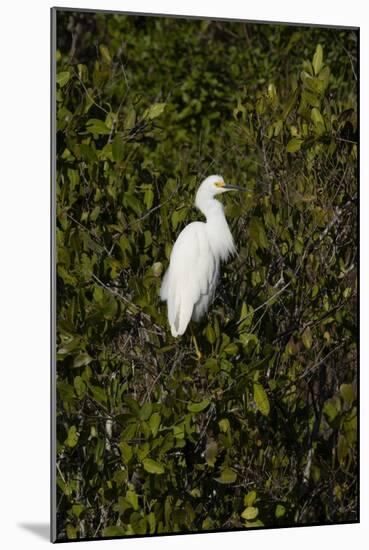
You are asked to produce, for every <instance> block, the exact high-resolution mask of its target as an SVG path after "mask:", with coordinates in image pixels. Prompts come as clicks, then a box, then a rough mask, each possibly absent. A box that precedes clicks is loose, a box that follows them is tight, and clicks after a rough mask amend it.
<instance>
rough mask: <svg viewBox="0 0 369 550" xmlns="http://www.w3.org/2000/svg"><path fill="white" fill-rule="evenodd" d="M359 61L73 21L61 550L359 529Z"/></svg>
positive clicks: (323, 42) (61, 58) (352, 54)
mask: <svg viewBox="0 0 369 550" xmlns="http://www.w3.org/2000/svg"><path fill="white" fill-rule="evenodd" d="M358 40H359V31H358V29H357V28H348V27H346V28H337V27H329V26H308V25H304V26H303V25H298V24H288V23H262V22H252V21H233V20H217V19H211V18H208V19H199V18H191V17H172V16H156V15H135V14H127V13H114V12H104V11H88V10H85V11H82V10H75V9H64V8H57V9H53V10H52V146H53V151H52V176H53V200H52V237H53V263H52V277H53V279H52V280H53V285H52V287H53V300H52V304H53V306H52V324H53V332H52V350H53V372H52V464H51V473H52V476H51V478H52V540H53V541H58V542H62V541H71V540H75V541H78V540H88V539H103V538H111V537H135V536H142V535H145V536H152V535H164V534H174V533H198V532H206V531H232V530H245V531H247V530H249V529H256V528H257V529H264V528H280V527H289V526H302V525H325V524H338V523H353V522H357V521H358V520H359V517H358V456H357V450H358V446H357V435H358V433H357V385H358V371H357V357H358V355H357V344H358V342H357V238H358V229H357V212H358V210H357V206H358V183H357V174H358V170H357V168H358V160H357V159H358V116H357V108H358V95H357V94H358V92H357V90H358V76H359V75H358ZM245 536H247V535H245Z"/></svg>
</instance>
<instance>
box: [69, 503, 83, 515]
mask: <svg viewBox="0 0 369 550" xmlns="http://www.w3.org/2000/svg"><path fill="white" fill-rule="evenodd" d="M84 509H85V507H84V506H83V504H73V506H72V514H73V515H74V516H76V517H77V518H79V516H80V515H81V514H82V512H83V510H84Z"/></svg>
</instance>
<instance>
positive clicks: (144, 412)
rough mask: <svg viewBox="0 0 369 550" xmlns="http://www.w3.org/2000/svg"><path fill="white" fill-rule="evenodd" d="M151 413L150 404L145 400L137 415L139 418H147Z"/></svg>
mask: <svg viewBox="0 0 369 550" xmlns="http://www.w3.org/2000/svg"><path fill="white" fill-rule="evenodd" d="M151 413H152V404H151V403H149V402H147V403H144V404H143V405H142V407H141V409H140V412H139V414H138V416H139V417H140V418H141V420H148V419H149V418H150V416H151Z"/></svg>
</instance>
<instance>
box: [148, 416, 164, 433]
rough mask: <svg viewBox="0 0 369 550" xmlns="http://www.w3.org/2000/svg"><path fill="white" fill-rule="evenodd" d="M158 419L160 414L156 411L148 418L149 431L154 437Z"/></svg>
mask: <svg viewBox="0 0 369 550" xmlns="http://www.w3.org/2000/svg"><path fill="white" fill-rule="evenodd" d="M160 421H161V417H160V414H159V413H157V412H154V413H153V414H152V415H151V418H150V420H149V426H150V429H151V433H152V435H153V436H154V437H156V435H157V433H158V431H159V426H160Z"/></svg>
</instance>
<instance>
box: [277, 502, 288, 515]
mask: <svg viewBox="0 0 369 550" xmlns="http://www.w3.org/2000/svg"><path fill="white" fill-rule="evenodd" d="M285 513H286V508H285V507H284V506H283V505H282V504H277V506H276V509H275V517H276V518H281V517H283V516H284V515H285Z"/></svg>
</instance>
